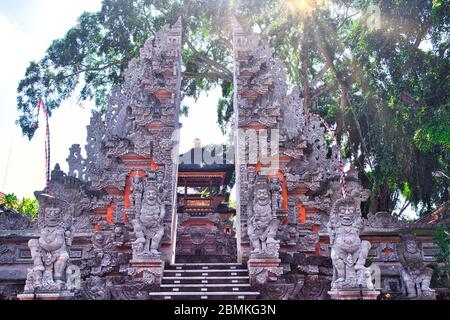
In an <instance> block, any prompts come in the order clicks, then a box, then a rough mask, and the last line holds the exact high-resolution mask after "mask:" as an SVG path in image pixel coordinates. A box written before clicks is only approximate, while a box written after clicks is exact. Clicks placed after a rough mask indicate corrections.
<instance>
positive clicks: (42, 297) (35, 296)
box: [17, 291, 74, 300]
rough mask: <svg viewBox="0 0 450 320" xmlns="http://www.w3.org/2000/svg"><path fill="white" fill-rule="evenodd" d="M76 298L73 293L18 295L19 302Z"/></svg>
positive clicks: (27, 293) (29, 293) (28, 293)
mask: <svg viewBox="0 0 450 320" xmlns="http://www.w3.org/2000/svg"><path fill="white" fill-rule="evenodd" d="M73 297H74V294H73V292H70V291H59V292H36V293H33V292H26V291H25V292H24V293H21V294H18V295H17V299H19V300H71V299H72V298H73Z"/></svg>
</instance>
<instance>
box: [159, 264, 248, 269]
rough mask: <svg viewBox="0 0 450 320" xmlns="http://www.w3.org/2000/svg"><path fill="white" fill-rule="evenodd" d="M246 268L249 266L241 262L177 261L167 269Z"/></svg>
mask: <svg viewBox="0 0 450 320" xmlns="http://www.w3.org/2000/svg"><path fill="white" fill-rule="evenodd" d="M197 269H201V270H210V269H214V270H246V269H247V266H246V265H243V264H239V263H175V264H171V265H168V266H166V267H165V270H197Z"/></svg>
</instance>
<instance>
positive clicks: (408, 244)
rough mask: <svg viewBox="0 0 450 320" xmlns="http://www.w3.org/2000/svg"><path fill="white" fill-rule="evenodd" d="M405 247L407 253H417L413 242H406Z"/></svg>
mask: <svg viewBox="0 0 450 320" xmlns="http://www.w3.org/2000/svg"><path fill="white" fill-rule="evenodd" d="M405 246H406V251H407V252H408V253H416V252H417V251H418V250H417V249H418V248H417V244H416V242H415V241H414V240H407V241H406V244H405Z"/></svg>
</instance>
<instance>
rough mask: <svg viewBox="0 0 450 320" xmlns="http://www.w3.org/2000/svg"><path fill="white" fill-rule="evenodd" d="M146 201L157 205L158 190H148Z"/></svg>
mask: <svg viewBox="0 0 450 320" xmlns="http://www.w3.org/2000/svg"><path fill="white" fill-rule="evenodd" d="M146 199H147V203H149V204H156V200H157V199H158V198H157V193H156V190H154V189H150V190H148V191H147V192H146Z"/></svg>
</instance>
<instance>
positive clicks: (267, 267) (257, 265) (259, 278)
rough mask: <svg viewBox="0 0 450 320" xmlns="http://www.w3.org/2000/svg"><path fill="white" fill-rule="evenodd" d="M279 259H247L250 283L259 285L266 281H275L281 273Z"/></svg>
mask: <svg viewBox="0 0 450 320" xmlns="http://www.w3.org/2000/svg"><path fill="white" fill-rule="evenodd" d="M280 262H281V260H280V259H278V258H269V257H268V258H263V257H258V258H256V257H252V256H250V259H249V260H248V261H247V266H248V273H249V276H250V284H251V285H252V286H260V285H263V284H265V283H267V282H268V281H276V280H277V279H278V276H280V275H281V274H282V273H283V268H282V267H280Z"/></svg>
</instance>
